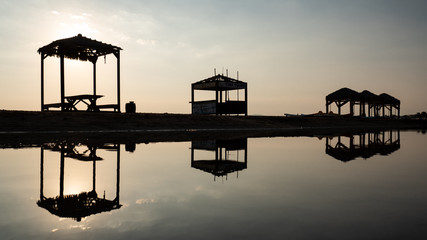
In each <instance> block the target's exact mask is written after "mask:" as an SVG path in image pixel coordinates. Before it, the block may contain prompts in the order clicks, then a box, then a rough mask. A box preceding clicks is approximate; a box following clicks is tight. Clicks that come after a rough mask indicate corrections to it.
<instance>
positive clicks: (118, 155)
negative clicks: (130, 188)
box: [116, 144, 120, 202]
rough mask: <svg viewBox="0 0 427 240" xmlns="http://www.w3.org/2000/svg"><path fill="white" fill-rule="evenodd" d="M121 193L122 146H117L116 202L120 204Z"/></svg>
mask: <svg viewBox="0 0 427 240" xmlns="http://www.w3.org/2000/svg"><path fill="white" fill-rule="evenodd" d="M119 192H120V144H118V145H117V188H116V201H117V202H119Z"/></svg>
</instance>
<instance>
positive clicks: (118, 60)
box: [114, 51, 120, 112]
mask: <svg viewBox="0 0 427 240" xmlns="http://www.w3.org/2000/svg"><path fill="white" fill-rule="evenodd" d="M114 56H116V58H117V105H118V112H120V51H117V52H116V53H114Z"/></svg>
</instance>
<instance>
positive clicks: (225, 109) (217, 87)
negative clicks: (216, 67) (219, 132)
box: [191, 74, 248, 116]
mask: <svg viewBox="0 0 427 240" xmlns="http://www.w3.org/2000/svg"><path fill="white" fill-rule="evenodd" d="M242 89H243V90H244V100H240V96H239V91H240V90H242ZM195 90H202V91H215V100H208V101H195V100H194V98H195V96H194V91H195ZM231 91H235V92H236V98H235V99H234V100H233V99H230V97H231V94H230V93H231ZM191 107H192V108H191V113H192V114H215V115H222V114H245V116H247V115H248V84H247V83H246V82H242V81H239V80H236V79H233V78H230V77H228V76H224V75H221V74H218V75H215V76H213V77H210V78H207V79H204V80H201V81H199V82H195V83H193V84H191Z"/></svg>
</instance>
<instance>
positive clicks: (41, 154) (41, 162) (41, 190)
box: [40, 146, 44, 201]
mask: <svg viewBox="0 0 427 240" xmlns="http://www.w3.org/2000/svg"><path fill="white" fill-rule="evenodd" d="M43 164H44V149H43V146H41V148H40V201H43Z"/></svg>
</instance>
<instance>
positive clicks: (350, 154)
mask: <svg viewBox="0 0 427 240" xmlns="http://www.w3.org/2000/svg"><path fill="white" fill-rule="evenodd" d="M343 138H346V139H345V140H343ZM346 143H348V144H347V145H346ZM399 148H400V131H399V130H388V131H381V132H374V133H359V134H354V135H345V136H337V137H332V138H328V137H327V138H326V150H325V151H326V154H328V155H330V156H332V157H334V158H336V159H338V160H340V161H343V162H348V161H351V160H354V159H356V158H358V157H362V158H364V159H367V158H370V157H372V156H374V155H376V154H380V155H389V154H391V153H393V152H394V151H397V150H398V149H399Z"/></svg>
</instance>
